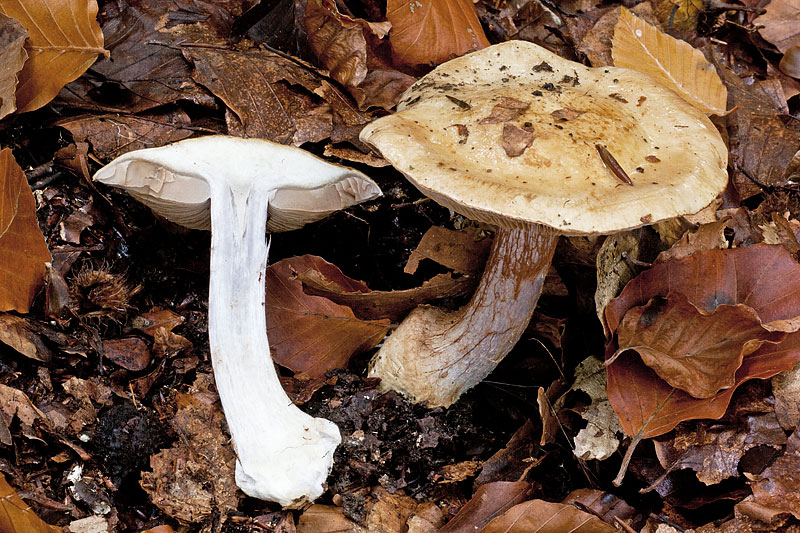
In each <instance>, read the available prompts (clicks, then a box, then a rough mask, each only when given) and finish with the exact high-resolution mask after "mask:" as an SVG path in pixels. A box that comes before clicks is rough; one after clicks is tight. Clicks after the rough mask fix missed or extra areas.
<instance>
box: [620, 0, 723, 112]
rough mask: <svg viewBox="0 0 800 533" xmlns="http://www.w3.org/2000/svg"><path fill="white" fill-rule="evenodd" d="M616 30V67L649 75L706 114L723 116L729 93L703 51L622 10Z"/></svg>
mask: <svg viewBox="0 0 800 533" xmlns="http://www.w3.org/2000/svg"><path fill="white" fill-rule="evenodd" d="M621 9H622V11H621V13H620V16H619V21H618V22H617V25H616V27H615V28H614V42H613V47H612V50H611V53H612V55H613V57H614V65H615V66H617V67H625V68H630V69H633V70H637V71H639V72H644V73H645V74H649V75H650V76H652V77H653V78H655V79H656V80H658V81H659V82H661V83H662V84H664V85H666V86H667V87H669V88H670V89H672V90H673V91H675V92H676V93H678V95H679V96H681V98H683V99H684V100H686V101H687V102H689V103H690V104H692V105H693V106H695V107H697V108H698V109H700V110H701V111H703V112H705V113H710V114H714V115H723V114H725V111H726V107H725V105H726V101H727V91H726V89H725V86H724V85H723V84H722V80H720V79H719V76H718V75H717V72H716V70H714V67H713V65H711V64H709V63H708V61H706V58H705V56H703V53H702V52H700V50H697V49H695V48H692V46H691V45H690V44H689V43H687V42H685V41H681V40H679V39H675V38H674V37H671V36H669V35H667V34H665V33H662V32H661V31H659V30H658V29H657V28H655V27H654V26H651V25H650V24H648V23H646V22H645V21H644V20H642V19H640V18H638V17H636V16H635V15H633V14H632V13H631V12H630V11H628V10H627V9H625V8H624V7H623V8H621Z"/></svg>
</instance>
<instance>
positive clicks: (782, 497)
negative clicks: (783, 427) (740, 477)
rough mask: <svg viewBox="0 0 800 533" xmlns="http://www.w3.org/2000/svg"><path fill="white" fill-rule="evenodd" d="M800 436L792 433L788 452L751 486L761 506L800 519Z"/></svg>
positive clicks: (787, 446) (787, 448)
mask: <svg viewBox="0 0 800 533" xmlns="http://www.w3.org/2000/svg"><path fill="white" fill-rule="evenodd" d="M799 473H800V435H798V433H797V431H795V432H794V433H792V435H791V436H790V437H789V441H788V443H787V445H786V452H785V454H784V455H782V456H781V457H778V458H777V459H776V460H775V462H773V463H772V464H771V465H769V466H768V467H767V468H766V469H765V470H764V471H763V472H761V474H760V475H759V476H758V478H757V479H756V480H755V481H754V482H752V483H751V484H750V487H751V488H752V489H753V496H754V498H755V501H756V502H757V503H759V504H761V505H765V506H767V507H771V508H773V509H778V510H780V511H784V512H789V513H792V515H794V517H795V518H798V519H800V492H798V491H797V485H798V481H799V480H798V476H800V474H799Z"/></svg>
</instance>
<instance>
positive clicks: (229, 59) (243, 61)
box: [184, 48, 366, 145]
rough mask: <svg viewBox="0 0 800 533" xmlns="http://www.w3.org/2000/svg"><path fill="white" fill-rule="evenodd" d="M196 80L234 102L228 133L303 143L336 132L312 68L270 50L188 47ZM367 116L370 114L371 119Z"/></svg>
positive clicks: (228, 117) (227, 103)
mask: <svg viewBox="0 0 800 533" xmlns="http://www.w3.org/2000/svg"><path fill="white" fill-rule="evenodd" d="M184 55H185V56H186V57H187V58H188V59H189V60H190V61H191V62H192V63H194V65H195V73H194V75H193V77H194V79H195V81H197V82H198V83H200V84H202V85H203V86H205V87H206V88H208V90H210V91H211V92H212V93H214V95H215V96H217V97H218V98H219V99H220V100H222V101H223V102H224V103H225V105H226V106H227V107H228V109H229V112H228V113H227V114H226V122H227V123H228V133H229V134H231V135H235V136H237V137H259V138H264V139H268V140H270V141H274V142H278V143H283V144H294V145H300V144H303V143H305V142H319V141H322V140H325V139H327V138H329V137H330V136H331V131H332V129H333V115H332V112H331V108H330V106H329V105H327V104H326V103H325V102H324V101H322V100H321V99H320V98H319V97H318V96H317V95H315V94H313V91H314V90H315V89H317V88H318V87H320V85H321V84H322V82H321V80H320V79H319V76H318V75H317V74H316V73H314V72H313V71H312V70H311V68H309V67H307V66H304V65H302V64H299V62H297V61H292V60H290V59H287V58H285V57H284V56H281V55H278V54H275V53H273V52H269V51H262V50H257V49H254V50H248V51H245V52H240V51H236V50H225V49H222V48H187V49H186V50H184ZM365 121H366V119H365Z"/></svg>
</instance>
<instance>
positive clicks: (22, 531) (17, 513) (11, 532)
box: [0, 474, 61, 533]
mask: <svg viewBox="0 0 800 533" xmlns="http://www.w3.org/2000/svg"><path fill="white" fill-rule="evenodd" d="M0 509H2V512H0V531H3V532H7V533H59V532H60V531H61V528H60V527H56V526H50V525H47V524H46V523H45V522H44V521H42V519H41V518H39V517H38V516H36V513H34V512H33V510H32V509H31V508H30V506H29V505H28V504H27V503H25V502H24V501H22V498H20V497H19V496H18V495H17V493H16V492H15V491H14V489H13V488H11V485H9V484H8V482H7V481H6V478H5V477H4V476H3V474H0Z"/></svg>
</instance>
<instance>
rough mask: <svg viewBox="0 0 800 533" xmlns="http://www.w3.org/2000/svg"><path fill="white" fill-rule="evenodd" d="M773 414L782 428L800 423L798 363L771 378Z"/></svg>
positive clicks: (799, 372) (792, 426)
mask: <svg viewBox="0 0 800 533" xmlns="http://www.w3.org/2000/svg"><path fill="white" fill-rule="evenodd" d="M772 394H773V396H774V397H775V415H776V416H777V417H778V422H780V424H781V426H782V427H783V429H786V430H793V429H794V428H796V427H797V426H798V424H800V365H795V366H794V368H792V369H791V370H787V371H785V372H781V373H780V374H777V375H776V376H774V377H773V378H772Z"/></svg>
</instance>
